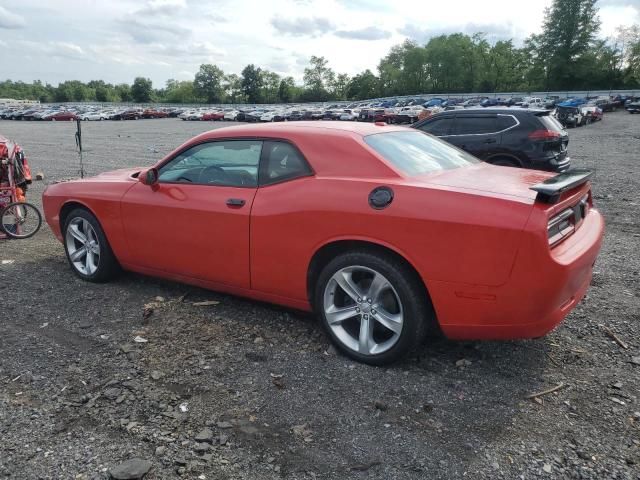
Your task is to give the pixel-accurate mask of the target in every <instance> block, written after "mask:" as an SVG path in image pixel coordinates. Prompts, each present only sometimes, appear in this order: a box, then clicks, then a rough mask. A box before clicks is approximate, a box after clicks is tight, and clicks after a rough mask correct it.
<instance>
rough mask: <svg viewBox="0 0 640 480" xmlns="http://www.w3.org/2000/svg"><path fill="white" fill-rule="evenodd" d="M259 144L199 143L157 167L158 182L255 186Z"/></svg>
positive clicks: (252, 142)
mask: <svg viewBox="0 0 640 480" xmlns="http://www.w3.org/2000/svg"><path fill="white" fill-rule="evenodd" d="M261 151H262V141H259V140H230V141H223V142H210V143H202V144H200V145H196V146H195V147H191V148H190V149H188V150H185V151H184V152H182V153H180V154H178V155H177V156H176V157H175V158H174V159H172V160H170V161H169V162H168V163H166V164H165V165H163V166H162V168H160V171H159V172H158V173H159V178H158V180H159V181H160V182H161V183H193V184H198V185H220V186H228V187H255V186H257V185H258V165H259V164H260V153H261Z"/></svg>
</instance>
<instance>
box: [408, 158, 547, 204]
mask: <svg viewBox="0 0 640 480" xmlns="http://www.w3.org/2000/svg"><path fill="white" fill-rule="evenodd" d="M554 175H555V174H554V173H549V172H542V171H539V170H527V169H523V168H512V167H498V166H495V165H490V164H488V163H479V164H476V165H472V166H469V167H463V168H456V169H453V170H444V171H442V172H437V173H431V174H427V175H422V176H420V177H417V180H418V181H419V182H420V183H422V184H429V185H440V186H444V187H451V188H459V189H462V190H470V191H476V192H484V193H488V194H495V195H500V196H504V195H506V196H512V197H518V198H523V199H527V200H530V201H531V202H533V201H534V200H535V198H536V192H535V191H533V190H531V187H532V186H533V185H535V184H537V183H540V182H543V181H544V180H546V179H547V178H549V177H553V176H554Z"/></svg>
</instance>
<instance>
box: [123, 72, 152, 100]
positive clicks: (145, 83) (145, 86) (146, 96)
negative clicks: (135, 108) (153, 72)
mask: <svg viewBox="0 0 640 480" xmlns="http://www.w3.org/2000/svg"><path fill="white" fill-rule="evenodd" d="M152 93H153V83H152V82H151V80H150V79H149V78H144V77H136V79H135V80H134V81H133V85H132V86H131V98H132V99H133V101H134V102H137V103H148V102H150V101H151V98H152ZM123 100H124V99H123Z"/></svg>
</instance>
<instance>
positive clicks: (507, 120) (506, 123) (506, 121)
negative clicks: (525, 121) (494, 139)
mask: <svg viewBox="0 0 640 480" xmlns="http://www.w3.org/2000/svg"><path fill="white" fill-rule="evenodd" d="M515 125H517V122H516V119H515V118H513V117H512V116H511V115H498V131H499V132H501V131H502V130H506V129H507V128H511V127H513V126H515Z"/></svg>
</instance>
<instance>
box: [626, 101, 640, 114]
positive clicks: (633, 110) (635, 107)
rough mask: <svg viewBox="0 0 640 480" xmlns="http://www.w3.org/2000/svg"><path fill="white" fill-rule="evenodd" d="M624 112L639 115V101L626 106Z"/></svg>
mask: <svg viewBox="0 0 640 480" xmlns="http://www.w3.org/2000/svg"><path fill="white" fill-rule="evenodd" d="M625 110H626V111H627V112H629V113H640V101H635V102H631V103H629V104H627V105H626V106H625Z"/></svg>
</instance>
